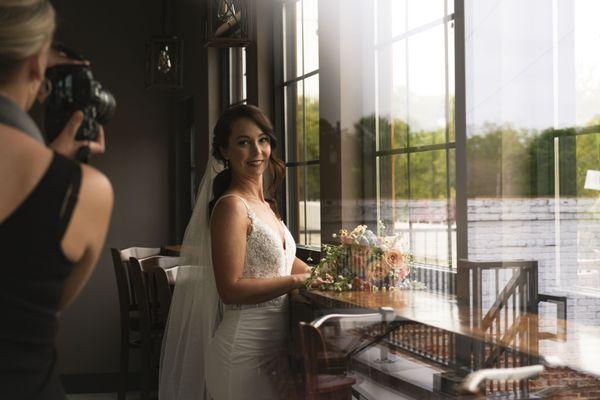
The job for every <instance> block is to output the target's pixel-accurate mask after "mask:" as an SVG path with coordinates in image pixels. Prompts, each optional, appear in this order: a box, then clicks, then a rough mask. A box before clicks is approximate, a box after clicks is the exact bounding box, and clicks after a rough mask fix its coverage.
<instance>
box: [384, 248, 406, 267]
mask: <svg viewBox="0 0 600 400" xmlns="http://www.w3.org/2000/svg"><path fill="white" fill-rule="evenodd" d="M383 260H384V261H385V263H386V264H387V265H388V266H389V267H390V268H400V267H402V265H403V264H404V254H402V252H401V251H400V250H398V249H389V250H388V251H386V252H385V254H384V256H383Z"/></svg>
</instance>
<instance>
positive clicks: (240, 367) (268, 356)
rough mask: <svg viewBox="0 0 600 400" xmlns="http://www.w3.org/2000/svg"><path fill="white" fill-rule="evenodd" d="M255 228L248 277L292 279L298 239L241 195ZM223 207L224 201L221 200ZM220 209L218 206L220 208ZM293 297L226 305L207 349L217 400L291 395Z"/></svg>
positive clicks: (208, 379)
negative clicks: (289, 360) (262, 216)
mask: <svg viewBox="0 0 600 400" xmlns="http://www.w3.org/2000/svg"><path fill="white" fill-rule="evenodd" d="M227 196H235V197H237V198H238V199H239V200H240V201H242V202H243V203H244V206H245V207H246V209H247V211H248V218H249V219H250V222H251V225H252V228H251V231H250V233H249V234H248V237H247V242H246V260H245V263H244V277H245V278H272V277H277V276H285V275H290V274H291V271H292V264H293V262H294V258H295V254H296V245H295V243H294V238H293V237H292V235H291V234H290V232H289V230H288V229H287V227H286V226H285V225H284V224H283V222H281V225H282V228H283V231H284V234H285V242H282V240H281V237H280V236H279V234H278V233H277V232H275V231H274V230H273V228H271V227H270V226H269V225H268V224H267V223H265V222H264V221H262V220H261V219H260V218H259V217H257V216H256V214H255V213H254V211H253V210H252V208H251V207H250V206H249V205H248V203H247V202H246V201H245V200H244V199H243V198H242V197H240V196H237V195H233V194H226V195H224V196H222V197H221V198H220V199H219V201H220V200H221V199H223V198H224V197H227ZM217 204H218V201H217ZM215 207H216V204H215ZM288 324H289V321H288V302H287V295H283V296H280V297H277V298H275V299H273V300H270V301H267V302H264V303H259V304H244V305H224V306H223V317H222V320H221V322H220V324H219V325H218V328H217V329H216V331H215V333H214V336H213V340H212V341H211V346H210V348H208V349H206V350H205V351H206V357H207V361H208V363H207V369H206V389H207V392H208V394H209V396H210V397H211V398H213V399H214V400H242V399H253V400H254V399H265V400H266V399H280V398H285V396H286V383H289V381H288V379H287V373H288V370H287V359H286V354H285V348H286V346H285V345H286V343H285V341H286V338H287V333H288Z"/></svg>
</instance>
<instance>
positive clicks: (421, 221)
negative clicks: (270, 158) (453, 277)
mask: <svg viewBox="0 0 600 400" xmlns="http://www.w3.org/2000/svg"><path fill="white" fill-rule="evenodd" d="M408 168H409V171H410V172H409V174H410V196H411V200H410V204H409V207H410V209H409V213H410V223H411V239H410V243H411V249H412V251H413V254H414V256H415V259H416V261H418V262H423V263H427V264H435V265H443V266H448V264H449V262H448V202H447V200H448V199H447V195H446V193H447V180H446V179H447V176H446V152H445V150H437V151H427V152H421V153H413V154H410V157H409V166H408Z"/></svg>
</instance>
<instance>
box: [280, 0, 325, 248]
mask: <svg viewBox="0 0 600 400" xmlns="http://www.w3.org/2000/svg"><path fill="white" fill-rule="evenodd" d="M317 5H318V2H317V0H298V1H286V2H283V6H282V19H283V64H284V74H283V84H282V87H281V90H283V99H284V110H285V111H284V112H285V162H286V172H287V176H286V192H287V193H286V194H287V196H286V197H287V220H288V223H289V225H290V228H291V230H292V232H293V233H294V234H295V237H296V240H297V241H298V243H299V244H301V245H306V246H311V247H312V246H317V247H318V246H319V245H320V243H321V235H320V227H321V215H320V201H319V199H320V195H319V192H320V189H319V186H320V169H319V41H318V32H317V29H318V18H317V14H318V10H317Z"/></svg>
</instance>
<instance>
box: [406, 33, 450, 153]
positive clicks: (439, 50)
mask: <svg viewBox="0 0 600 400" xmlns="http://www.w3.org/2000/svg"><path fill="white" fill-rule="evenodd" d="M407 56H408V76H409V77H410V80H409V82H408V93H409V95H408V110H409V111H408V121H409V126H410V146H421V145H427V144H433V143H443V142H444V141H445V127H446V70H445V48H444V25H438V26H436V27H434V28H431V29H429V30H427V31H425V32H422V33H419V34H417V35H414V36H411V37H410V38H408V55H407Z"/></svg>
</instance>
